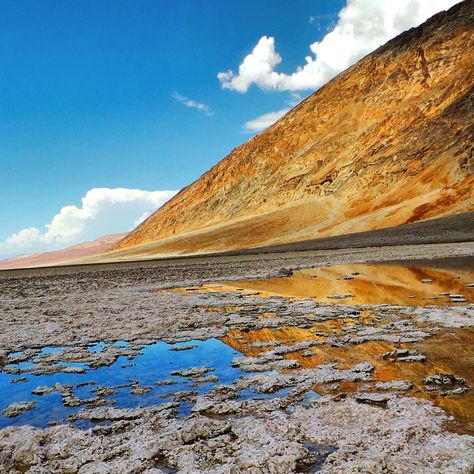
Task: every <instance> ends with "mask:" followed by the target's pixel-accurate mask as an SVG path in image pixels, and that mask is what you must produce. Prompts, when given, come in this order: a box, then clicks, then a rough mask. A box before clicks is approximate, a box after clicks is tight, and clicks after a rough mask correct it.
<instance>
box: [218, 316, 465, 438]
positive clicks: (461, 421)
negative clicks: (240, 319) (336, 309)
mask: <svg viewBox="0 0 474 474" xmlns="http://www.w3.org/2000/svg"><path fill="white" fill-rule="evenodd" d="M366 317H370V315H368V316H367V315H366ZM346 324H349V325H351V324H353V322H352V321H351V320H349V319H348V320H346V318H338V319H334V320H328V321H324V322H322V323H317V324H315V325H314V327H312V328H304V329H303V328H298V327H282V328H263V329H257V330H253V331H248V332H242V331H239V330H233V331H230V332H229V333H228V334H227V335H226V336H225V337H224V338H223V341H224V342H225V343H226V344H228V345H229V346H231V347H233V348H234V349H236V350H238V351H239V352H241V353H243V354H245V355H246V356H253V357H255V356H257V355H258V354H260V353H262V352H265V351H269V350H272V348H273V347H277V346H279V345H283V346H292V345H295V344H297V343H300V342H303V341H314V340H319V341H324V340H325V339H326V335H330V334H331V333H338V332H342V329H343V327H344V326H345V325H346ZM323 328H324V329H323ZM473 340H474V329H472V328H461V329H449V330H447V329H443V330H441V331H440V332H439V333H438V334H436V335H435V336H433V337H431V338H429V339H426V340H424V341H420V342H417V343H411V344H397V345H394V344H393V343H389V342H385V341H367V342H363V343H360V344H345V345H343V346H339V347H333V346H331V345H330V344H321V345H315V346H312V347H311V348H310V349H304V350H297V351H295V352H290V353H287V354H285V355H284V357H285V358H287V359H293V360H297V361H298V362H299V363H300V364H301V366H302V367H304V368H308V369H309V368H314V367H316V366H318V365H321V364H333V363H335V364H337V367H338V368H342V369H348V368H350V367H352V366H354V365H355V364H358V363H361V362H370V363H371V364H372V365H374V367H375V371H374V373H373V377H374V380H375V381H380V382H391V381H397V380H399V381H401V380H408V381H410V382H412V383H413V388H412V389H411V390H410V391H409V392H408V394H409V395H412V396H417V397H423V398H426V399H428V400H431V401H432V402H433V403H435V405H437V406H439V407H441V408H443V409H445V410H446V411H447V412H448V413H449V414H450V415H453V416H454V417H455V418H456V420H457V421H456V426H455V428H456V429H457V430H459V431H465V432H470V433H473V432H474V391H473V390H472V388H473V387H474V355H473V353H472V341H473ZM396 348H398V349H403V348H407V349H411V350H416V351H418V352H420V353H421V354H423V355H425V356H426V360H425V361H424V362H403V361H396V360H390V359H384V358H383V357H382V356H383V354H385V353H387V352H390V351H393V350H394V349H396ZM433 373H449V374H457V375H460V376H462V377H463V378H465V379H466V382H467V385H468V386H469V387H471V390H469V391H467V392H466V393H465V394H462V395H456V396H442V395H440V394H439V393H435V392H433V391H429V390H427V389H426V387H425V386H424V384H423V380H424V379H425V378H426V377H427V376H429V375H430V374H433ZM359 388H360V387H359V385H358V384H356V383H339V384H338V385H337V386H334V387H331V386H329V387H328V386H317V387H315V390H316V391H317V392H318V393H320V394H326V393H333V394H334V393H338V392H339V391H343V392H347V391H354V390H357V389H359Z"/></svg>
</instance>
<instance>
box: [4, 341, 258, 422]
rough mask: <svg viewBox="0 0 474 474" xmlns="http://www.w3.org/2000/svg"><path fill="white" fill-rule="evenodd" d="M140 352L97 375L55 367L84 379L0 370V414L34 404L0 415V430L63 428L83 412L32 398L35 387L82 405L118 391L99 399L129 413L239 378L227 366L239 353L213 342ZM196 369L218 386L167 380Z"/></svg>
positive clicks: (48, 397) (184, 406)
mask: <svg viewBox="0 0 474 474" xmlns="http://www.w3.org/2000/svg"><path fill="white" fill-rule="evenodd" d="M118 345H121V346H125V345H126V344H125V343H119V344H118ZM180 346H195V347H193V348H191V349H187V350H171V349H176V348H179V347H180ZM105 347H107V344H106V343H104V342H100V343H97V344H94V345H91V346H89V348H88V350H89V351H92V352H100V351H102V350H103V349H104V348H105ZM63 349H64V348H45V349H43V350H42V351H41V353H42V354H47V353H51V352H55V351H60V350H63ZM140 352H141V353H139V355H136V356H135V357H133V358H131V360H130V359H129V358H128V357H126V356H120V357H119V358H118V359H117V360H116V361H115V362H114V363H113V364H112V365H110V366H108V367H99V368H96V369H90V368H89V367H88V365H87V364H84V363H79V362H77V363H74V362H69V361H68V362H60V363H59V364H61V365H64V366H73V367H74V366H79V367H85V368H86V369H88V370H86V372H85V373H63V372H57V373H54V374H49V375H33V374H31V373H23V374H18V375H11V374H9V373H6V372H5V370H3V371H2V372H0V394H1V399H0V412H1V411H2V410H3V409H5V408H6V407H7V406H9V405H10V404H12V403H16V402H27V401H33V402H35V403H36V408H34V409H33V410H31V411H26V412H24V413H23V414H21V415H19V416H17V417H13V418H8V417H6V416H1V415H0V428H3V427H6V426H10V425H19V424H25V423H28V424H31V425H34V426H38V427H45V426H47V425H48V423H49V422H51V421H53V422H64V421H65V420H66V419H67V417H68V416H70V415H72V414H74V413H76V412H78V411H79V410H80V409H81V408H84V407H85V406H86V405H81V406H77V407H71V406H64V404H63V401H62V397H61V394H60V393H59V392H57V391H54V392H52V393H48V394H45V395H33V394H32V391H34V390H35V389H36V388H37V387H39V386H52V385H54V384H56V383H60V384H66V385H71V386H73V388H72V390H73V395H74V396H76V397H78V398H81V399H90V398H93V397H96V396H97V395H96V393H95V392H94V390H95V389H96V388H97V387H98V386H105V387H117V386H118V388H116V389H115V390H116V392H115V393H113V394H110V395H106V396H103V397H102V398H103V399H104V400H106V401H107V402H109V403H111V405H110V406H114V407H117V408H134V407H139V406H140V407H146V406H152V405H158V404H161V403H164V402H169V401H172V400H173V398H172V397H173V394H174V393H176V392H180V391H184V390H192V391H195V392H197V393H198V394H203V393H205V392H207V391H209V390H210V389H211V388H212V387H213V386H214V385H215V384H231V383H232V382H233V381H234V380H235V379H237V378H239V377H240V376H242V375H243V374H244V373H243V372H242V371H241V370H240V369H238V368H235V367H232V366H231V360H232V358H233V357H235V356H238V355H240V353H239V352H237V351H235V350H234V349H232V348H231V347H229V346H227V345H226V344H224V343H223V342H221V341H219V340H217V339H208V340H206V341H189V342H186V343H182V344H174V345H171V344H167V343H165V342H157V343H155V344H151V345H148V346H145V347H144V348H143V349H142V350H141V351H140ZM41 353H40V354H41ZM17 355H21V354H17ZM33 366H34V364H33V363H32V362H31V361H24V362H20V363H18V364H10V365H8V366H6V369H15V368H20V367H23V368H24V367H26V368H31V367H33ZM196 366H205V367H207V368H209V372H207V373H206V374H203V375H202V376H201V377H206V376H208V375H212V376H216V377H217V379H218V380H217V381H213V382H206V383H198V384H196V383H195V382H196V381H198V382H199V380H198V379H199V378H200V377H199V376H197V377H185V376H180V375H176V374H175V375H173V374H172V373H174V372H177V371H179V370H186V369H189V368H191V367H196ZM23 379H26V381H23ZM165 380H166V381H169V384H164V385H160V382H163V381H165ZM157 382H158V384H157ZM132 384H135V386H138V387H148V388H150V390H149V391H148V392H147V393H142V394H132V389H133V385H132ZM120 386H121V387H120ZM247 395H248V396H249V395H250V394H247ZM190 409H191V405H190V404H189V403H187V402H186V401H185V400H183V401H181V404H180V408H179V410H178V411H179V413H180V415H186V414H188V413H189V411H190Z"/></svg>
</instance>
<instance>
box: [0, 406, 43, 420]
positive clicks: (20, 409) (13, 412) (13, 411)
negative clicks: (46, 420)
mask: <svg viewBox="0 0 474 474" xmlns="http://www.w3.org/2000/svg"><path fill="white" fill-rule="evenodd" d="M35 408H36V403H35V402H18V403H12V404H11V405H8V406H7V407H6V408H5V409H4V410H3V411H2V412H1V414H2V416H6V417H7V418H14V417H16V416H20V415H21V414H22V413H24V412H25V411H30V410H34V409H35Z"/></svg>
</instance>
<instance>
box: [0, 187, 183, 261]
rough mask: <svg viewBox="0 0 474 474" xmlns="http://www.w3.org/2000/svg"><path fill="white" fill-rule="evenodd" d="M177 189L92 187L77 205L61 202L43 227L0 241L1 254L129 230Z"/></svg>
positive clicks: (33, 250) (21, 231)
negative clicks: (150, 189) (57, 209)
mask: <svg viewBox="0 0 474 474" xmlns="http://www.w3.org/2000/svg"><path fill="white" fill-rule="evenodd" d="M176 193H177V191H143V190H140V189H126V188H114V189H110V188H93V189H91V190H90V191H88V192H87V193H86V195H85V196H84V197H83V198H82V199H81V205H80V207H77V206H75V205H67V206H64V207H63V208H62V209H61V210H60V211H59V212H58V213H57V214H56V215H54V216H53V218H52V219H51V222H50V223H49V224H46V225H45V228H44V230H43V231H41V230H40V229H38V228H36V227H29V228H25V229H21V230H20V231H18V232H17V233H15V234H13V235H11V236H10V237H8V238H7V239H6V240H5V241H3V242H0V255H2V256H4V257H5V256H11V255H18V254H21V253H25V252H28V253H31V252H42V251H47V250H55V249H57V248H60V247H64V246H66V245H72V244H75V243H78V242H85V241H89V240H94V239H96V238H98V237H101V236H102V235H106V234H113V233H118V232H126V231H129V230H131V229H132V228H133V227H135V226H136V225H138V223H140V222H142V221H143V220H144V219H146V217H148V216H149V215H150V214H151V213H152V212H154V211H155V210H156V209H158V208H159V207H161V206H162V205H163V204H164V203H165V202H166V201H168V200H169V199H171V198H172V197H173V196H174V195H175V194H176Z"/></svg>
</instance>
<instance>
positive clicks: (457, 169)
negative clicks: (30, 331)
mask: <svg viewBox="0 0 474 474" xmlns="http://www.w3.org/2000/svg"><path fill="white" fill-rule="evenodd" d="M473 20H474V2H473V1H471V0H467V1H465V2H463V3H461V4H458V5H456V6H455V7H453V8H452V9H450V10H449V11H448V12H441V13H439V14H437V15H435V16H434V17H432V18H431V19H430V20H428V21H427V22H426V23H424V24H423V25H421V26H419V27H418V28H414V29H411V30H409V31H407V32H405V33H403V34H401V35H400V36H398V37H396V38H395V39H393V40H391V41H390V42H388V43H387V44H386V45H384V46H383V47H381V48H379V49H378V50H376V51H375V52H373V53H372V54H370V55H368V56H366V57H365V58H364V59H362V60H361V61H359V62H358V63H357V64H355V65H354V66H352V67H351V68H349V69H348V70H346V71H345V72H343V73H342V74H340V75H339V76H337V77H336V78H335V79H334V80H332V81H331V82H330V83H328V84H327V85H326V86H324V87H323V88H321V89H320V90H318V91H317V92H315V93H314V94H312V95H311V96H309V97H308V98H307V99H305V100H304V101H303V102H301V103H300V104H299V105H298V106H297V107H295V108H294V109H293V110H291V111H290V112H289V113H288V114H287V115H286V116H285V117H283V118H282V119H280V120H279V121H278V122H277V123H275V124H274V125H273V126H271V127H270V128H268V129H267V130H266V131H264V132H262V133H261V134H259V135H258V136H256V137H254V138H253V139H251V140H249V141H248V142H246V143H244V144H243V145H241V146H239V147H237V148H236V149H234V150H233V151H232V152H231V153H230V154H229V155H228V156H227V157H225V158H224V159H223V160H222V161H220V162H219V163H218V164H217V165H215V166H214V167H213V168H212V169H210V170H209V171H208V172H207V173H205V174H204V175H203V176H202V177H201V178H199V179H198V180H197V181H195V182H194V183H193V184H191V185H190V186H188V187H187V188H185V189H184V190H182V191H181V192H180V193H179V194H178V195H177V196H175V197H174V198H173V199H172V200H171V201H169V202H168V203H167V204H165V205H164V206H163V207H162V208H161V209H159V210H158V211H157V212H156V213H155V214H153V215H152V216H151V217H150V218H148V219H147V220H146V221H145V222H144V223H142V224H141V225H140V226H139V227H137V228H136V229H135V230H134V231H132V232H131V233H130V234H129V235H128V236H127V237H125V238H124V239H123V240H122V241H121V242H120V243H119V244H118V245H117V246H116V247H115V250H116V251H118V255H120V254H123V255H126V254H127V253H129V252H132V253H133V252H138V248H135V249H131V247H135V246H138V245H143V244H147V245H145V247H142V249H143V251H145V252H146V253H154V254H160V253H161V254H178V253H196V252H206V251H220V250H232V249H238V248H245V247H255V246H262V245H269V244H276V243H282V242H292V241H297V240H304V239H310V238H318V237H326V236H331V235H339V234H345V233H351V232H359V231H366V230H372V229H378V228H382V227H388V226H393V225H399V224H403V223H409V222H415V221H419V220H424V219H430V218H434V217H439V216H443V215H447V214H452V213H457V212H462V211H469V210H473V209H474V202H473V201H474V199H473V197H474V196H473V189H474V177H473V171H474V158H473V154H472V146H473V145H472V131H473V125H472V124H473V110H474V105H473V82H474V81H473V77H474V74H473V66H472V65H473V63H474V34H473V24H474V21H473ZM150 243H153V244H150Z"/></svg>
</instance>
